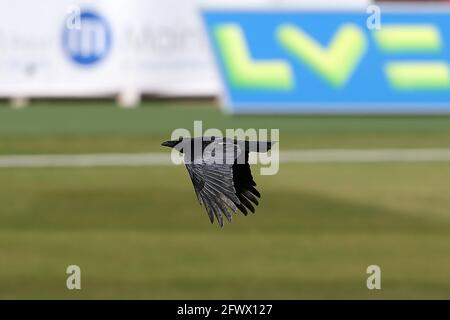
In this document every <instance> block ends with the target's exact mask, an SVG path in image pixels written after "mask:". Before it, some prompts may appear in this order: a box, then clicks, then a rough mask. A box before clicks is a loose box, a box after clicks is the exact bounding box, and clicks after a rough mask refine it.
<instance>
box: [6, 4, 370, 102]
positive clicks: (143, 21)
mask: <svg viewBox="0 0 450 320" xmlns="http://www.w3.org/2000/svg"><path fill="white" fill-rule="evenodd" d="M295 2H297V3H301V4H303V5H305V3H318V4H319V6H320V5H322V6H323V5H324V3H322V4H320V3H321V2H323V1H321V0H317V1H306V2H305V1H299V0H296V1H295ZM344 2H345V4H344V6H347V5H350V4H351V3H353V4H355V3H357V4H360V5H364V4H367V3H368V1H367V0H345V1H344ZM286 4H287V2H286V1H280V0H251V1H246V2H245V6H249V7H255V6H260V7H262V8H270V7H273V6H280V7H283V6H284V5H286ZM290 4H292V1H291V2H290ZM211 5H212V6H216V7H236V6H238V7H242V6H243V5H244V4H243V3H242V1H240V0H222V1H217V0H216V1H215V0H164V1H157V0H95V1H94V0H90V1H88V0H75V1H73V0H40V1H33V0H14V1H7V0H0V8H1V10H0V97H19V98H20V97H40V96H44V97H66V96H70V97H83V96H84V97H91V96H109V95H115V94H117V93H119V92H124V91H125V92H126V91H131V92H139V93H148V94H159V95H175V96H183V95H186V96H203V95H208V96H209V95H218V94H219V90H220V89H219V88H220V85H219V80H218V76H217V75H216V70H215V66H214V63H213V59H212V57H211V55H210V52H209V46H208V44H207V40H206V36H205V34H204V31H203V27H202V22H201V19H200V15H199V9H200V7H205V6H211ZM79 9H81V11H80V10H79Z"/></svg>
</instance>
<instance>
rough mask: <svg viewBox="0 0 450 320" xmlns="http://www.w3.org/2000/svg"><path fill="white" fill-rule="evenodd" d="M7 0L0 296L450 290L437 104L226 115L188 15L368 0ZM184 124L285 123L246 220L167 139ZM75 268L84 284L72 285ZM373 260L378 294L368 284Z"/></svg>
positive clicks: (439, 294) (447, 181)
mask: <svg viewBox="0 0 450 320" xmlns="http://www.w3.org/2000/svg"><path fill="white" fill-rule="evenodd" d="M422 2H424V3H425V2H426V3H427V5H428V6H431V7H432V8H434V9H435V10H441V9H440V8H442V7H441V6H442V5H445V4H444V3H443V2H445V1H422ZM397 3H401V4H402V5H403V6H405V7H408V6H411V7H415V6H417V5H423V4H419V3H418V1H416V2H409V3H405V1H397ZM0 4H1V7H2V8H3V9H2V10H1V12H0V17H1V19H0V97H1V102H0V298H3V299H16V298H38V299H51V298H64V299H71V298H112V299H118V298H122V299H128V298H138V299H213V298H215V299H241V298H248V299H250V298H251V299H280V298H283V299H305V298H309V299H314V298H325V299H338V298H339V299H346V298H360V299H378V298H388V299H393V298H405V299H416V298H426V299H433V298H434V299H436V298H437V299H445V298H447V299H448V298H450V254H449V244H450V116H448V112H447V114H446V113H445V112H441V113H433V114H427V112H426V110H424V111H425V112H419V113H420V114H402V115H398V114H397V115H389V114H374V115H361V114H359V113H358V112H356V113H354V114H347V115H333V114H321V115H314V114H304V115H301V114H298V113H293V114H290V115H282V114H276V113H271V114H261V113H260V112H258V108H256V110H254V112H252V114H251V115H248V114H247V115H245V114H243V115H233V114H230V112H224V110H223V108H221V107H223V101H224V91H223V88H224V84H223V83H222V81H221V80H220V79H221V76H220V74H219V68H217V67H216V63H215V59H214V57H213V53H212V52H211V50H210V45H209V43H208V39H207V36H206V32H205V30H204V26H203V22H202V19H201V15H200V13H199V12H200V8H209V7H213V8H217V7H219V6H220V8H238V9H244V10H245V9H248V8H263V9H265V10H268V9H267V8H269V9H270V8H275V9H282V10H290V8H292V10H294V9H295V10H314V9H317V10H325V9H324V8H325V7H326V10H327V12H330V13H331V14H337V15H339V14H340V13H339V12H342V11H345V10H353V11H354V10H361V12H366V8H367V7H368V6H369V5H371V4H374V2H372V1H368V0H367V1H365V0H345V1H338V2H336V3H333V4H329V3H328V2H326V1H319V0H316V1H300V0H298V1H297V0H295V1H294V0H291V1H283V0H265V1H263V0H261V1H260V0H252V1H246V2H245V5H243V4H242V3H241V1H231V0H228V1H206V0H202V1H200V0H183V1H181V0H166V1H156V0H155V1H153V0H151V1H149V0H145V1H144V0H133V1H122V0H114V1H111V0H109V1H106V0H105V1H103V0H96V1H93V0H92V1H65V0H64V1H62V0H41V1H31V0H16V1H14V2H7V1H6V0H0ZM376 4H381V5H382V4H384V2H383V3H378V2H377V3H376ZM80 23H81V24H80ZM83 23H84V24H83ZM325 25H327V24H326V22H325V21H324V26H325ZM80 26H81V28H79V27H80ZM324 28H325V27H324ZM319 31H320V30H319ZM92 39H95V41H93V40H92ZM443 40H444V46H445V47H446V46H448V45H450V39H448V38H444V39H443ZM446 48H447V47H446ZM368 90H370V88H368ZM412 94H414V92H413V93H412ZM325 99H326V98H325ZM449 105H450V102H449V101H447V104H446V106H447V107H448V106H449ZM342 108H345V106H342ZM194 120H202V121H203V128H205V129H206V128H219V129H225V128H244V129H247V128H257V129H258V128H265V129H271V128H274V129H280V150H281V152H282V153H283V152H293V153H295V154H296V155H297V156H296V157H294V160H292V161H286V162H283V161H282V163H281V165H280V171H279V173H278V174H277V175H275V176H260V175H259V170H253V172H254V178H255V180H256V182H257V183H258V189H259V190H260V191H261V193H262V199H261V204H260V206H259V207H258V208H257V212H256V214H254V215H249V216H247V217H244V216H243V215H236V216H235V217H234V220H233V223H231V224H229V223H227V224H225V226H224V228H223V229H222V230H221V229H220V228H218V226H217V225H211V224H210V223H209V220H208V218H207V215H206V212H205V211H204V208H202V207H201V206H200V205H199V204H198V202H197V199H196V196H195V193H194V190H193V189H192V183H191V181H190V179H189V176H188V174H187V172H186V170H185V168H184V167H183V166H174V165H170V164H169V165H168V164H167V163H166V162H165V159H166V158H165V157H167V156H168V151H167V150H164V149H163V148H162V147H161V146H160V144H161V142H162V141H165V140H168V139H169V138H170V135H171V133H172V131H173V130H174V129H176V128H187V129H189V130H193V122H194ZM386 150H388V151H389V152H391V151H392V152H393V154H394V156H388V157H387V158H386V154H385V152H386ZM339 151H341V152H344V155H345V156H344V158H343V159H342V158H341V159H339V157H338V156H336V154H339ZM367 151H369V153H367ZM402 151H407V152H411V153H410V154H409V156H405V154H404V153H402ZM324 152H325V153H326V154H327V155H328V156H324ZM352 152H353V153H352ZM355 152H356V154H357V155H358V154H359V155H360V156H359V157H358V156H354V155H355ZM370 152H373V153H370ZM311 153H312V154H313V155H314V156H313V157H309V158H308V156H305V155H307V154H309V155H311ZM285 154H286V153H285ZM352 154H353V156H352ZM361 154H362V155H363V156H362V157H363V158H364V159H365V160H364V159H363V160H361ZM389 154H390V155H392V154H391V153H389ZM333 155H335V156H333ZM254 169H257V168H254ZM69 265H78V266H80V268H81V271H82V290H73V291H70V290H68V289H67V288H66V278H67V274H66V268H67V266H69ZM369 265H379V266H380V267H381V270H382V289H381V290H368V289H367V287H366V279H367V277H368V274H366V268H367V267H368V266H369Z"/></svg>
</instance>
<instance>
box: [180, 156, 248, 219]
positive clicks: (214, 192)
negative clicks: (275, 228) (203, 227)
mask: <svg viewBox="0 0 450 320" xmlns="http://www.w3.org/2000/svg"><path fill="white" fill-rule="evenodd" d="M186 168H187V170H188V172H189V175H190V176H191V179H192V183H193V184H194V189H195V192H196V194H197V197H198V199H199V201H200V203H201V204H203V205H204V206H205V208H206V211H207V213H208V216H209V219H210V221H211V223H212V222H214V217H216V219H217V222H218V223H219V225H220V226H223V220H222V215H224V216H225V217H226V218H227V220H229V221H231V214H230V212H229V210H232V211H233V212H237V210H238V207H237V204H240V201H239V198H238V197H237V196H236V190H235V189H234V186H233V171H232V170H233V169H232V166H231V165H225V164H206V163H203V164H187V165H186Z"/></svg>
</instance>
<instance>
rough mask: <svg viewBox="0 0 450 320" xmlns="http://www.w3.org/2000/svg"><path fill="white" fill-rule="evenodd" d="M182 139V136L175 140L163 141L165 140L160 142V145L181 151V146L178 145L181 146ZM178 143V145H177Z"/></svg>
mask: <svg viewBox="0 0 450 320" xmlns="http://www.w3.org/2000/svg"><path fill="white" fill-rule="evenodd" d="M182 141H183V137H179V138H178V139H177V140H169V141H165V142H163V143H161V145H162V146H163V147H169V148H175V149H176V150H178V151H181V148H179V147H181V144H180V142H182ZM178 144H180V145H179V146H178ZM177 146H178V148H177ZM179 149H180V150H179Z"/></svg>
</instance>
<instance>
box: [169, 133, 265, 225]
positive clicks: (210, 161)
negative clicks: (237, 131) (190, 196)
mask: <svg viewBox="0 0 450 320" xmlns="http://www.w3.org/2000/svg"><path fill="white" fill-rule="evenodd" d="M162 145H163V146H166V147H170V148H174V149H176V150H178V151H179V152H181V153H183V154H184V162H185V165H186V168H187V170H188V172H189V175H190V177H191V180H192V183H193V184H194V190H195V193H196V195H197V198H198V200H199V202H200V204H202V205H204V206H205V208H206V212H207V213H208V216H209V219H210V221H211V223H214V217H216V219H217V222H218V224H219V225H220V227H223V219H222V216H224V217H225V218H226V219H227V220H228V221H230V222H231V219H232V217H231V213H230V211H232V212H234V213H236V212H237V211H238V210H240V211H241V212H242V213H243V214H244V215H247V213H248V211H247V210H250V211H251V212H253V213H254V212H255V207H254V206H257V205H258V204H259V201H258V198H260V197H261V195H260V193H259V192H258V190H256V188H255V187H256V183H255V181H254V180H253V177H252V174H251V171H250V166H249V164H248V155H249V152H267V151H269V150H270V149H271V147H272V145H273V143H272V142H258V141H255V142H253V141H240V140H236V139H229V138H223V137H199V138H183V137H180V138H179V139H178V140H172V141H166V142H164V143H162Z"/></svg>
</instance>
